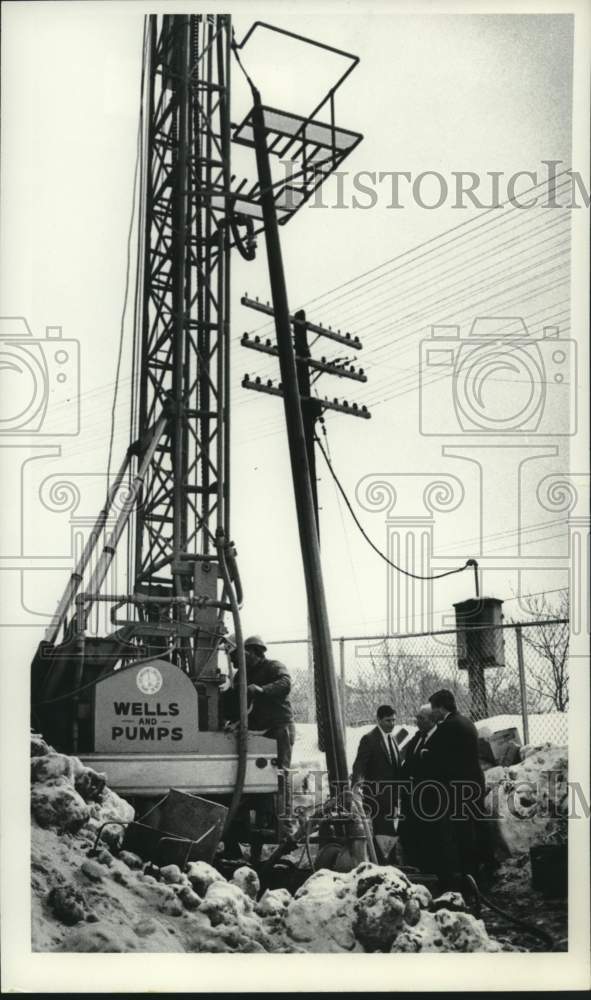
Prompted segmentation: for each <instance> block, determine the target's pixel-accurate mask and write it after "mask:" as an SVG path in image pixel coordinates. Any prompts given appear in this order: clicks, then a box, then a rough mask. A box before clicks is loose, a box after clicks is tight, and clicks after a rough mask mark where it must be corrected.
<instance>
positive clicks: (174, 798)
mask: <svg viewBox="0 0 591 1000" xmlns="http://www.w3.org/2000/svg"><path fill="white" fill-rule="evenodd" d="M227 812H228V810H227V809H226V807H225V806H222V805H220V804H219V803H218V802H210V801H209V799H202V798H201V797H200V796H198V795H191V793H189V792H181V791H179V790H178V789H177V788H171V789H170V791H169V792H168V794H167V795H166V798H164V799H163V800H162V801H161V802H159V803H158V805H157V806H156V808H155V809H152V810H151V811H150V812H149V813H148V814H147V815H146V816H145V817H142V821H141V822H133V823H130V824H129V825H128V827H127V829H126V831H125V836H124V839H123V845H122V847H123V849H124V850H126V851H133V852H134V853H135V854H139V856H140V857H141V858H144V860H146V861H152V862H153V863H154V864H156V865H158V866H159V867H162V866H163V865H170V864H176V865H179V866H180V867H183V866H184V865H185V864H186V863H187V862H188V861H208V862H211V861H212V860H213V857H214V855H215V852H216V849H217V847H218V844H219V842H220V839H221V836H222V830H223V828H224V823H225V821H226V815H227Z"/></svg>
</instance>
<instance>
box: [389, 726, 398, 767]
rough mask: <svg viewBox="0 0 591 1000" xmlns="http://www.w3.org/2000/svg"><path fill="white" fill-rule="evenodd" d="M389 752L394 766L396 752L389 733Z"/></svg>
mask: <svg viewBox="0 0 591 1000" xmlns="http://www.w3.org/2000/svg"><path fill="white" fill-rule="evenodd" d="M388 750H389V751H390V763H391V764H392V765H394V764H395V763H396V751H395V749H394V744H393V742H392V737H391V736H390V734H389V733H388Z"/></svg>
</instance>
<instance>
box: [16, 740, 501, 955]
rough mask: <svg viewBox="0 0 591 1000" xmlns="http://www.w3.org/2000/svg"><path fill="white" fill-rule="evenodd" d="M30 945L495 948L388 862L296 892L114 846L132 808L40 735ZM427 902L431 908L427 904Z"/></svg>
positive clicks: (481, 931)
mask: <svg viewBox="0 0 591 1000" xmlns="http://www.w3.org/2000/svg"><path fill="white" fill-rule="evenodd" d="M31 774H32V783H31V812H32V824H31V888H32V948H33V950H34V951H61V952H218V953H225V952H261V953H264V952H314V953H323V952H375V951H380V952H389V951H498V950H499V949H500V945H499V944H498V943H497V942H496V941H493V940H492V939H491V938H489V936H488V934H487V932H486V930H485V928H484V925H483V924H482V923H481V921H478V920H475V919H474V917H472V916H471V915H470V914H468V913H466V912H464V909H463V901H462V900H461V897H458V898H457V899H451V898H450V899H446V898H445V897H441V898H440V899H439V900H435V901H433V900H432V899H431V895H430V893H429V892H428V890H427V889H426V888H425V887H424V886H417V885H413V884H412V883H411V882H410V881H409V880H408V879H407V877H406V876H405V875H404V874H403V873H402V872H401V871H399V870H398V869H396V868H393V867H389V866H384V867H380V866H378V865H374V864H370V863H363V864H361V865H358V866H357V868H356V869H355V870H354V871H352V872H348V873H335V872H330V871H327V870H324V869H323V870H320V871H318V872H316V873H314V874H313V875H312V876H311V877H310V878H309V879H308V880H307V881H306V882H305V883H304V884H303V885H302V886H301V887H300V888H299V889H298V891H297V892H296V894H295V896H293V897H292V896H290V894H289V893H288V892H287V890H285V889H275V890H267V891H266V892H265V893H264V894H263V895H262V896H261V892H260V884H259V879H258V876H257V874H256V872H255V871H254V870H253V869H251V868H249V867H248V866H247V865H244V866H243V867H241V868H238V869H237V870H236V871H235V872H234V875H233V877H232V880H231V881H229V882H228V881H226V880H225V879H224V878H223V877H222V875H220V873H219V872H218V871H216V869H215V868H213V867H212V866H211V865H209V864H207V863H206V862H203V861H195V862H191V863H190V864H188V865H187V866H186V869H185V870H184V871H182V870H181V869H180V868H179V867H178V866H177V865H174V864H170V865H165V866H163V867H162V868H160V869H158V868H157V867H155V866H153V865H150V866H146V865H144V862H143V861H142V860H141V858H139V857H138V856H137V855H135V854H133V853H131V852H129V851H123V850H121V849H120V844H121V839H122V829H121V827H117V826H113V827H107V828H106V829H105V831H104V834H103V836H104V835H106V834H107V831H109V830H110V831H111V835H110V837H108V838H106V844H105V846H99V848H98V851H95V850H94V843H95V839H96V831H97V828H98V827H99V826H100V825H101V824H102V823H104V822H107V821H108V820H118V821H120V822H122V823H126V822H128V821H130V820H132V819H133V817H134V811H133V809H132V808H131V806H130V805H129V804H128V803H127V802H125V801H124V800H123V799H121V798H119V796H118V795H116V794H115V793H114V792H112V791H111V790H110V789H109V788H107V786H106V784H105V776H104V775H101V774H98V773H97V772H95V771H93V770H92V769H91V768H87V767H84V765H82V764H81V762H80V761H79V760H78V759H77V758H75V757H67V756H65V755H64V754H59V753H56V752H55V751H53V750H52V749H51V748H50V747H49V746H47V744H46V743H45V742H44V741H43V740H42V739H41V738H40V737H37V736H35V737H33V738H32V745H31ZM430 908H431V909H430Z"/></svg>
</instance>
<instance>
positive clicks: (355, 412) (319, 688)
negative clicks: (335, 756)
mask: <svg viewBox="0 0 591 1000" xmlns="http://www.w3.org/2000/svg"><path fill="white" fill-rule="evenodd" d="M241 302H242V304H243V305H244V306H247V308H249V309H254V310H255V311H257V312H262V313H264V314H266V315H268V316H272V317H273V318H275V320H276V322H277V318H276V311H275V309H274V306H272V305H270V304H269V303H263V302H259V300H258V299H251V298H249V297H248V295H244V296H243V297H242V299H241ZM289 326H290V327H291V330H292V331H293V337H292V338H290V340H291V342H292V350H293V352H294V356H295V364H296V375H297V390H298V394H299V403H300V409H301V414H302V424H303V432H304V441H305V451H306V457H307V466H308V475H309V489H310V492H311V496H312V503H313V508H314V518H315V523H316V544H317V545H318V546H319V544H320V531H319V515H318V486H317V477H316V449H315V444H314V439H315V436H316V423H317V421H318V420H319V419H320V418H321V417H322V415H323V413H324V411H325V410H336V411H337V412H340V413H345V414H348V415H349V416H356V417H361V418H364V419H366V420H367V419H369V418H370V416H371V414H370V413H369V410H368V409H367V407H366V406H359V405H358V404H357V403H352V404H350V403H349V402H348V401H347V400H345V401H344V402H340V401H339V400H338V399H336V398H335V399H332V400H329V399H328V397H326V396H325V397H324V398H319V397H316V396H313V395H312V379H311V373H315V374H316V375H317V377H320V376H321V375H323V374H329V375H336V376H337V377H338V378H348V379H352V380H354V381H357V382H363V383H365V382H367V376H366V374H365V372H364V371H363V369H362V368H359V369H357V368H355V367H354V366H353V365H351V364H348V363H346V364H343V362H342V361H340V360H339V361H338V362H334V361H328V360H327V359H326V357H322V358H321V359H320V360H318V359H316V358H313V357H312V354H311V350H310V345H309V343H308V335H309V333H313V334H315V335H316V337H317V338H324V339H328V340H329V341H333V342H336V343H338V344H341V345H345V346H346V347H348V348H350V349H353V350H355V351H357V350H360V349H361V347H362V344H361V341H360V340H359V338H358V337H352V336H351V334H350V333H345V334H342V333H341V331H340V330H336V331H335V330H332V328H331V327H325V326H320V325H319V324H317V323H312V322H309V321H308V320H307V318H306V313H305V312H304V310H303V309H300V310H298V311H297V312H296V313H295V314H294V315H289ZM241 343H242V346H243V347H247V348H250V349H251V350H254V351H259V352H261V353H263V354H269V355H271V356H273V357H278V356H279V348H278V346H277V345H276V344H273V343H271V341H270V340H265V341H264V342H262V341H261V338H260V337H258V336H255V337H254V338H251V337H249V335H248V334H246V333H245V334H244V335H243V336H242V338H241ZM347 361H348V359H347ZM242 386H243V387H244V388H245V389H252V390H254V391H255V392H263V393H267V394H269V395H274V396H281V397H283V398H284V385H283V383H282V382H280V383H279V384H278V385H274V384H273V381H272V380H270V379H269V380H266V381H265V382H263V380H262V379H261V378H260V377H256V378H254V379H251V378H250V377H249V376H248V375H245V376H244V378H243V380H242ZM309 630H310V633H312V615H311V614H310V615H309ZM310 646H312V655H311V657H310V659H309V661H308V665H309V669H310V668H311V672H312V673H313V684H312V683H311V684H309V687H308V691H309V701H311V698H310V694H311V689H312V688H313V690H314V695H315V701H316V708H317V725H318V743H319V748H320V750H325V749H326V746H327V745H328V742H329V741H327V736H328V729H329V727H330V720H329V715H330V712H329V710H328V708H327V707H325V700H324V696H323V688H324V683H323V679H322V669H323V668H322V666H321V664H319V662H318V656H317V653H316V648H315V644H314V643H311V644H309V646H308V649H309V651H310ZM335 688H336V685H335ZM337 690H338V689H337ZM340 700H341V699H340V698H339V702H340ZM344 725H345V720H344V717H342V726H343V727H344Z"/></svg>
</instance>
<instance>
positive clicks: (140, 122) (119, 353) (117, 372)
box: [107, 26, 147, 495]
mask: <svg viewBox="0 0 591 1000" xmlns="http://www.w3.org/2000/svg"><path fill="white" fill-rule="evenodd" d="M146 49H147V31H146V28H145V26H144V37H143V39H142V69H141V85H140V112H139V117H138V126H137V138H136V157H135V169H134V174H133V190H132V195H131V217H130V220H129V229H128V233H127V249H126V264H125V289H124V292H123V308H122V311H121V323H120V328H119V347H118V351H117V366H116V369H115V387H114V392H113V402H112V405H111V428H110V433H109V452H108V458H107V495H108V492H109V482H110V477H111V461H112V458H113V436H114V433H115V410H116V407H117V394H118V391H119V375H120V372H121V359H122V356H123V337H124V333H125V314H126V312H127V300H128V296H129V279H130V273H131V238H132V234H133V226H134V222H135V209H136V196H137V181H138V176H139V173H140V163H141V160H142V146H143V143H142V126H143V120H144V69H145V62H146Z"/></svg>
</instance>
